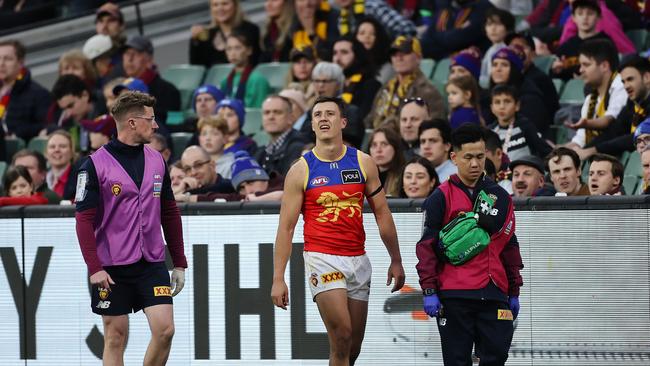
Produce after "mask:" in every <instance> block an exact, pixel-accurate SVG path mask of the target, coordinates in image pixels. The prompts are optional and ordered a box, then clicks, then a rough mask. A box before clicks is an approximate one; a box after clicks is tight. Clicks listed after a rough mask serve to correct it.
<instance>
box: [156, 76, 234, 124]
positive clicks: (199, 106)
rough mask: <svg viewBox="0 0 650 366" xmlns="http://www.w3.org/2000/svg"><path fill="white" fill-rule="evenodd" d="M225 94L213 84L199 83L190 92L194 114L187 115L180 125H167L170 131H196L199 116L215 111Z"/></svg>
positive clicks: (214, 112)
mask: <svg viewBox="0 0 650 366" xmlns="http://www.w3.org/2000/svg"><path fill="white" fill-rule="evenodd" d="M225 97H226V95H225V94H224V93H223V92H222V91H221V89H219V88H217V87H216V86H214V85H210V84H205V85H201V86H199V87H198V88H196V90H194V94H192V109H193V110H194V113H196V115H195V116H189V117H187V118H186V119H185V121H183V124H182V125H181V126H169V130H170V131H171V132H190V133H194V132H196V127H197V126H196V123H197V122H198V121H199V119H201V118H205V117H210V116H212V115H214V114H216V113H217V104H218V103H219V102H220V101H221V100H222V99H224V98H225Z"/></svg>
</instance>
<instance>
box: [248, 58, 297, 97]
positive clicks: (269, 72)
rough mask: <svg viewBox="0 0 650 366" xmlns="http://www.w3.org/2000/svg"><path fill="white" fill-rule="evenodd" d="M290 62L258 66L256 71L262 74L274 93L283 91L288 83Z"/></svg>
mask: <svg viewBox="0 0 650 366" xmlns="http://www.w3.org/2000/svg"><path fill="white" fill-rule="evenodd" d="M289 66H290V64H289V63H288V62H269V63H262V64H259V65H257V67H256V68H255V71H257V72H258V73H260V75H262V76H263V77H264V78H265V79H266V80H267V81H268V82H269V85H270V86H271V90H272V92H274V93H277V92H279V91H280V90H282V89H283V88H284V86H285V84H286V83H287V74H288V73H289Z"/></svg>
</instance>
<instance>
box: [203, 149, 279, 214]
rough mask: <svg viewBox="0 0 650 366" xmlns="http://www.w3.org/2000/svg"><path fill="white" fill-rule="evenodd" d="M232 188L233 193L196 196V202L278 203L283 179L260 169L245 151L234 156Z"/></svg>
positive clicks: (274, 173)
mask: <svg viewBox="0 0 650 366" xmlns="http://www.w3.org/2000/svg"><path fill="white" fill-rule="evenodd" d="M232 174H233V175H232V186H233V188H234V189H235V193H207V194H203V195H199V196H198V201H217V202H219V201H244V200H245V201H280V200H281V199H282V193H283V187H284V177H283V176H281V175H279V174H277V173H276V172H272V173H271V174H267V172H266V171H265V170H264V169H262V167H261V166H260V165H259V163H258V162H257V161H255V159H253V158H252V157H251V156H250V155H248V153H247V152H245V151H239V152H237V153H236V154H235V162H234V164H233V169H232Z"/></svg>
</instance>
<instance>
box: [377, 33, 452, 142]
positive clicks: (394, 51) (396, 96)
mask: <svg viewBox="0 0 650 366" xmlns="http://www.w3.org/2000/svg"><path fill="white" fill-rule="evenodd" d="M390 51H391V64H392V65H393V69H394V70H395V77H393V78H392V79H390V80H388V82H387V83H385V84H384V85H383V86H382V88H381V89H380V90H379V92H378V93H377V96H376V97H375V101H374V102H373V106H372V110H371V112H370V114H369V115H368V116H367V117H366V120H365V122H366V126H369V127H372V128H377V127H379V126H381V125H384V124H388V125H389V126H391V127H393V128H394V129H395V130H396V131H397V130H398V118H399V115H398V113H399V109H400V107H401V106H402V104H403V103H404V101H405V100H408V99H410V98H418V97H419V98H422V99H423V100H424V101H425V102H426V104H427V106H428V107H429V115H431V116H432V117H444V116H445V115H446V112H445V108H444V105H443V102H442V97H441V96H440V93H439V92H438V90H437V89H436V87H435V86H433V84H431V82H430V81H429V80H428V79H427V77H426V76H425V75H424V74H423V73H422V71H421V70H420V61H421V59H422V48H421V47H420V41H418V40H417V39H416V38H413V37H404V36H399V37H397V38H396V39H395V41H394V42H393V44H392V45H391V49H390Z"/></svg>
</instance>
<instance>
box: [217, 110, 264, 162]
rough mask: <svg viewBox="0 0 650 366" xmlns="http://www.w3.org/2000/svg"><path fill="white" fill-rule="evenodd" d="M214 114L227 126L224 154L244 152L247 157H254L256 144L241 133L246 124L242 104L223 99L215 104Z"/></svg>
mask: <svg viewBox="0 0 650 366" xmlns="http://www.w3.org/2000/svg"><path fill="white" fill-rule="evenodd" d="M215 113H216V114H217V115H218V116H220V117H222V118H224V119H225V120H226V122H227V124H228V141H227V143H226V149H225V150H224V153H235V152H237V151H240V150H245V151H246V152H248V154H249V155H251V156H252V155H255V151H257V144H256V143H255V141H254V140H253V139H252V138H250V137H248V136H246V135H245V134H244V132H243V131H242V128H243V127H244V122H246V109H244V104H243V103H242V102H241V101H240V100H237V99H224V100H222V101H221V102H219V104H217V110H216V112H215Z"/></svg>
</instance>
